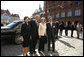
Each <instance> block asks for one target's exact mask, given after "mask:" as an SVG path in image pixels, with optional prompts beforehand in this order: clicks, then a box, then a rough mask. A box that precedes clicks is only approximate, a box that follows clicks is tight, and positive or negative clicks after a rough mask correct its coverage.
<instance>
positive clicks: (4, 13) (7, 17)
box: [1, 9, 20, 24]
mask: <svg viewBox="0 0 84 57" xmlns="http://www.w3.org/2000/svg"><path fill="white" fill-rule="evenodd" d="M19 19H20V17H19V15H18V14H11V13H10V11H9V10H8V9H7V10H3V9H1V24H9V23H11V22H13V21H15V20H19Z"/></svg>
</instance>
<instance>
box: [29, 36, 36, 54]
mask: <svg viewBox="0 0 84 57" xmlns="http://www.w3.org/2000/svg"><path fill="white" fill-rule="evenodd" d="M36 44H37V39H36V37H32V39H31V40H30V53H33V52H35V48H36Z"/></svg>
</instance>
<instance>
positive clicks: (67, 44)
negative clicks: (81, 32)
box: [58, 40, 75, 48]
mask: <svg viewBox="0 0 84 57" xmlns="http://www.w3.org/2000/svg"><path fill="white" fill-rule="evenodd" d="M58 41H60V42H62V43H63V44H65V45H66V46H68V47H72V48H75V47H74V46H72V45H70V44H69V43H67V42H65V41H62V40H58Z"/></svg>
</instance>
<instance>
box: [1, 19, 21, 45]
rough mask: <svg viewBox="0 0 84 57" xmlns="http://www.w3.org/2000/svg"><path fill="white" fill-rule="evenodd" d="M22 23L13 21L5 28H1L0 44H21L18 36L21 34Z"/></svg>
mask: <svg viewBox="0 0 84 57" xmlns="http://www.w3.org/2000/svg"><path fill="white" fill-rule="evenodd" d="M22 23H23V21H22V20H17V21H14V22H12V23H10V24H8V25H7V26H2V27H1V42H3V41H5V42H10V43H16V44H21V41H20V34H21V25H22Z"/></svg>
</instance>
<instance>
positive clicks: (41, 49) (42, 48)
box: [39, 36, 46, 51]
mask: <svg viewBox="0 0 84 57" xmlns="http://www.w3.org/2000/svg"><path fill="white" fill-rule="evenodd" d="M45 39H46V36H41V38H39V51H44V45H45V41H46V40H45Z"/></svg>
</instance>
